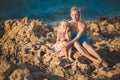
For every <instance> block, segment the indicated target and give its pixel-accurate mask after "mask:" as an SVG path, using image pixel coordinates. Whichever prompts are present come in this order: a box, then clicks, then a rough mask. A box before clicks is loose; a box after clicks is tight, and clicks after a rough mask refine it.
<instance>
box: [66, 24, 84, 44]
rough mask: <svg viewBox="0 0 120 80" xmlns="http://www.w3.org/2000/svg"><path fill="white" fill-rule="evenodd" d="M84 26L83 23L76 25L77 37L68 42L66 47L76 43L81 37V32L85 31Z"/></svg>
mask: <svg viewBox="0 0 120 80" xmlns="http://www.w3.org/2000/svg"><path fill="white" fill-rule="evenodd" d="M85 28H86V26H85V24H84V23H80V22H79V23H78V31H79V32H78V34H77V36H76V37H75V38H74V39H72V40H71V41H69V42H68V44H67V45H66V46H69V45H72V44H73V43H74V42H76V41H77V40H78V39H80V37H81V36H82V34H83V32H84V31H85Z"/></svg>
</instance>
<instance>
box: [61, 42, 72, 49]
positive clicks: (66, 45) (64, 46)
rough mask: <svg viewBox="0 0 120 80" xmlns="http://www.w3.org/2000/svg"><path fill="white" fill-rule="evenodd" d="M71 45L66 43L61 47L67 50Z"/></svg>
mask: <svg viewBox="0 0 120 80" xmlns="http://www.w3.org/2000/svg"><path fill="white" fill-rule="evenodd" d="M70 45H71V44H70V43H69V42H68V43H66V44H65V45H63V48H67V47H69V46H70Z"/></svg>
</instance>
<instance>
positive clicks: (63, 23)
mask: <svg viewBox="0 0 120 80" xmlns="http://www.w3.org/2000/svg"><path fill="white" fill-rule="evenodd" d="M67 27H69V23H68V22H62V23H61V29H67Z"/></svg>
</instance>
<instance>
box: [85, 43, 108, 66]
mask: <svg viewBox="0 0 120 80" xmlns="http://www.w3.org/2000/svg"><path fill="white" fill-rule="evenodd" d="M83 47H84V48H85V49H86V50H87V51H88V52H89V53H90V54H91V55H93V56H94V57H95V58H97V59H98V60H99V61H100V62H102V65H103V66H104V67H105V68H106V67H108V63H107V62H105V61H104V60H103V59H102V58H101V57H100V56H99V55H98V53H97V52H96V51H95V50H94V49H93V48H92V46H90V45H89V44H88V43H87V42H84V43H83Z"/></svg>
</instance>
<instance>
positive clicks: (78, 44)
mask: <svg viewBox="0 0 120 80" xmlns="http://www.w3.org/2000/svg"><path fill="white" fill-rule="evenodd" d="M70 15H71V18H72V20H70V21H69V23H70V27H71V30H72V40H71V41H69V42H68V43H67V44H66V45H64V47H68V46H70V45H72V44H73V45H74V47H75V48H76V49H77V50H78V51H79V52H80V53H81V54H82V55H83V56H85V57H86V58H88V59H89V60H91V61H93V62H95V63H98V64H102V65H103V67H104V68H107V67H108V63H107V62H105V61H104V60H103V59H102V58H101V57H100V56H99V55H98V53H97V52H96V51H95V50H94V49H93V48H92V46H91V45H90V44H89V39H88V36H87V33H86V25H85V23H84V22H82V21H81V19H80V11H79V9H78V8H76V7H72V8H71V11H70ZM91 55H92V56H91ZM93 56H94V57H93Z"/></svg>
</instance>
